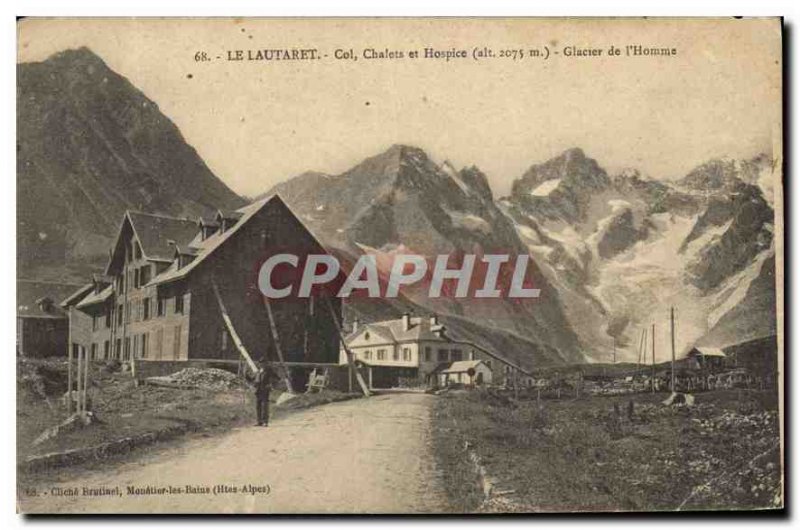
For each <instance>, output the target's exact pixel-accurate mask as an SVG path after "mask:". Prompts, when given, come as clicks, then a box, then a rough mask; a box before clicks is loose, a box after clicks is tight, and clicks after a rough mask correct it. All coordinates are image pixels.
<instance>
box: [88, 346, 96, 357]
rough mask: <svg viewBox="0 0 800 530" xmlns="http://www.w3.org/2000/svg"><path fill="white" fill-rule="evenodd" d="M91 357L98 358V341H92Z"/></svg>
mask: <svg viewBox="0 0 800 530" xmlns="http://www.w3.org/2000/svg"><path fill="white" fill-rule="evenodd" d="M89 358H90V359H97V343H96V342H93V343H92V354H91V356H90V357H89Z"/></svg>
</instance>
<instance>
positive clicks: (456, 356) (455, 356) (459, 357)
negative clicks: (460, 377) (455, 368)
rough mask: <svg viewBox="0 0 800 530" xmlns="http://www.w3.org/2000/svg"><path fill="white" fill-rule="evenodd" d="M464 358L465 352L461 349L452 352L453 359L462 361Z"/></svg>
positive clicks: (451, 357)
mask: <svg viewBox="0 0 800 530" xmlns="http://www.w3.org/2000/svg"><path fill="white" fill-rule="evenodd" d="M463 358H464V354H463V353H461V350H453V351H452V353H451V354H450V360H451V361H461V360H462V359H463Z"/></svg>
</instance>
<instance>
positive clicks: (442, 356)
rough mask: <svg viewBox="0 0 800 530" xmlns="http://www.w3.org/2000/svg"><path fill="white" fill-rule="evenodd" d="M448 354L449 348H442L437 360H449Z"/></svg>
mask: <svg viewBox="0 0 800 530" xmlns="http://www.w3.org/2000/svg"><path fill="white" fill-rule="evenodd" d="M447 354H448V352H447V350H445V349H440V350H439V354H438V356H437V357H436V360H438V361H439V362H442V361H446V360H447Z"/></svg>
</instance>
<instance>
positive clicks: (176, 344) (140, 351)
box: [90, 324, 182, 360]
mask: <svg viewBox="0 0 800 530" xmlns="http://www.w3.org/2000/svg"><path fill="white" fill-rule="evenodd" d="M171 331H172V357H173V358H174V359H177V358H179V357H180V351H181V331H182V326H181V325H180V324H178V325H177V326H174V327H173V328H171ZM150 335H155V345H154V348H155V349H154V350H153V351H151V350H150ZM99 346H100V344H99V343H97V342H93V343H92V345H91V357H90V358H91V359H101V358H102V359H109V358H111V342H110V341H108V340H106V341H104V342H103V356H102V357H100V356H99V354H100V352H99ZM165 353H167V352H165V351H164V328H159V329H157V330H155V331H150V332H146V333H136V334H134V335H133V336H131V337H125V342H124V343H123V341H122V339H121V338H120V339H117V340H116V341H115V344H114V356H115V357H116V358H118V359H122V360H129V359H130V358H131V354H133V355H134V356H135V357H136V358H137V359H147V358H148V356H150V355H153V356H154V358H156V359H160V358H161V357H162V356H163V355H164V354H165Z"/></svg>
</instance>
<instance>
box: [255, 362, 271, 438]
mask: <svg viewBox="0 0 800 530" xmlns="http://www.w3.org/2000/svg"><path fill="white" fill-rule="evenodd" d="M270 375H271V373H270V370H269V367H268V366H267V364H266V363H265V362H264V358H263V357H262V358H261V359H259V360H258V371H257V372H256V374H255V378H254V381H253V383H254V386H255V394H256V425H259V426H264V427H266V426H267V423H269V392H270V390H271V389H272V384H271V382H270Z"/></svg>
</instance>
